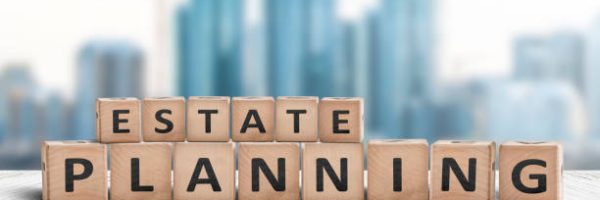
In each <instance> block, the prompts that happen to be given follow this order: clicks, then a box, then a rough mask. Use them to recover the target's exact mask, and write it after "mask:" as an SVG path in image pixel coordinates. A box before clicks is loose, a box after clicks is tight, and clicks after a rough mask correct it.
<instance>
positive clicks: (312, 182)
mask: <svg viewBox="0 0 600 200" xmlns="http://www.w3.org/2000/svg"><path fill="white" fill-rule="evenodd" d="M363 169H364V158H363V145H362V144H361V143H303V144H302V198H303V199H311V200H314V199H316V200H319V199H327V200H330V199H364V172H363Z"/></svg>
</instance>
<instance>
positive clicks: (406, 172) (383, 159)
mask: <svg viewBox="0 0 600 200" xmlns="http://www.w3.org/2000/svg"><path fill="white" fill-rule="evenodd" d="M367 148H368V150H367V153H368V155H367V170H369V171H370V172H371V173H369V176H368V186H369V187H368V193H367V194H368V195H367V196H368V199H370V200H383V199H406V200H427V199H429V181H428V180H429V174H428V173H429V170H428V169H429V145H428V144H427V141H426V140H370V141H369V144H368V147H367ZM395 159H397V160H399V162H396V163H400V164H396V165H398V166H400V167H399V168H398V166H396V167H394V163H395V161H394V160H395ZM394 169H400V170H399V174H400V175H397V174H396V176H400V177H401V178H399V179H400V181H401V183H400V184H394V173H395V172H394V171H395V170H394ZM396 173H398V172H396ZM394 185H396V187H397V188H395V187H394Z"/></svg>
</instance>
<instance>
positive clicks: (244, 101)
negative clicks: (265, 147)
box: [231, 97, 275, 142]
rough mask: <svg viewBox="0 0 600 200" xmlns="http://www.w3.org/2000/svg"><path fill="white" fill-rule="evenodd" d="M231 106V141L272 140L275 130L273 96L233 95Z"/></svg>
mask: <svg viewBox="0 0 600 200" xmlns="http://www.w3.org/2000/svg"><path fill="white" fill-rule="evenodd" d="M231 107H232V112H231V120H232V122H231V127H232V130H231V137H232V139H233V141H236V142H268V141H273V139H274V134H273V131H274V130H275V101H274V100H273V97H233V101H232V106H231Z"/></svg>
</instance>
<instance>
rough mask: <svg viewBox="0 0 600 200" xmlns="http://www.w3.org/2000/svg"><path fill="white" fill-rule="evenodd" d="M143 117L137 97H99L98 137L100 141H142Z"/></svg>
mask: <svg viewBox="0 0 600 200" xmlns="http://www.w3.org/2000/svg"><path fill="white" fill-rule="evenodd" d="M141 117H142V116H141V110H140V100H138V99H137V98H99V99H98V100H96V139H97V140H98V141H99V142H100V143H119V142H140V139H141V136H140V134H141V131H142V127H141V124H142V122H141Z"/></svg>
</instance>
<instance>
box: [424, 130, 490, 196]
mask: <svg viewBox="0 0 600 200" xmlns="http://www.w3.org/2000/svg"><path fill="white" fill-rule="evenodd" d="M495 156H496V143H494V142H491V141H447V140H442V141H437V142H435V143H434V144H433V145H432V147H431V179H430V180H431V187H430V189H429V191H430V197H431V198H432V199H439V200H445V199H449V200H450V199H464V200H468V199H489V200H492V199H495V193H496V189H495V175H496V174H495V160H496V158H495Z"/></svg>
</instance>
